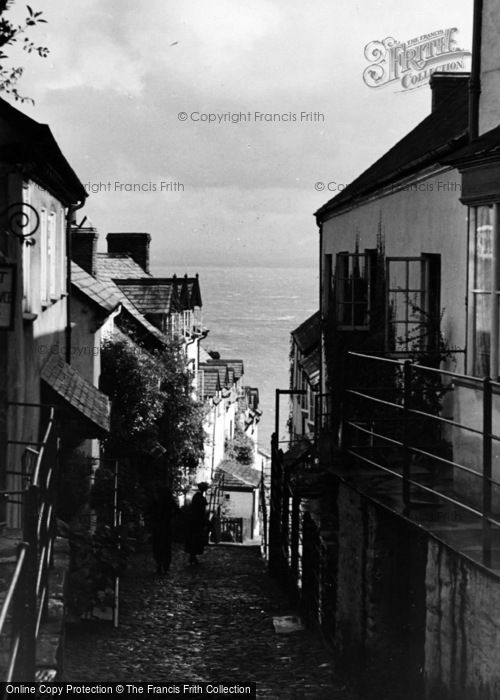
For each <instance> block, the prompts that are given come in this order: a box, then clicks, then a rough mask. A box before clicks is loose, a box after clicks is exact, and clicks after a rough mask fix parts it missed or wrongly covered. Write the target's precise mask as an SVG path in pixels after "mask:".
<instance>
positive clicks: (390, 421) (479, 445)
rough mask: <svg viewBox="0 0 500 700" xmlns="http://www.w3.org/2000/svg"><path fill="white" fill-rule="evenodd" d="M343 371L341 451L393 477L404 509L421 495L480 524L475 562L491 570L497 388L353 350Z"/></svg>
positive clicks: (498, 484) (499, 446)
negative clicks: (479, 556)
mask: <svg viewBox="0 0 500 700" xmlns="http://www.w3.org/2000/svg"><path fill="white" fill-rule="evenodd" d="M347 367H348V369H347V373H346V375H347V384H346V387H345V389H344V397H343V401H342V404H341V406H340V415H341V435H342V437H341V448H342V450H343V452H344V453H346V454H349V455H351V456H352V457H353V458H354V459H355V461H356V462H358V463H363V464H365V465H367V466H369V467H374V468H376V469H377V470H380V471H381V472H383V473H385V474H387V475H390V476H391V477H394V478H396V479H399V480H400V481H401V496H402V500H403V503H404V506H405V507H406V508H407V509H411V508H412V506H415V505H418V504H422V503H423V504H424V505H426V504H425V502H423V501H422V495H424V496H426V497H427V498H430V499H431V500H430V501H429V503H427V505H432V504H434V505H435V504H436V503H439V504H442V505H447V506H449V507H451V508H453V509H457V511H458V512H459V513H460V514H462V515H463V516H464V517H466V518H470V519H472V520H473V521H477V522H480V523H481V526H482V542H481V550H482V552H481V553H482V563H483V564H484V565H485V566H487V567H491V566H492V529H493V528H500V500H499V498H494V490H495V489H496V488H500V481H497V480H495V479H494V478H493V470H492V466H493V462H494V456H495V454H497V453H500V435H498V434H496V433H495V432H494V430H493V421H494V417H495V416H496V415H497V413H496V407H495V397H496V396H497V395H500V383H498V382H495V381H492V380H491V379H490V378H488V377H486V378H485V379H476V378H473V377H469V376H467V375H463V374H459V373H456V372H450V371H447V370H441V369H437V368H433V367H425V366H422V365H418V364H416V363H414V362H411V361H410V360H405V361H402V360H395V359H391V358H386V357H379V356H373V355H365V354H362V353H355V352H350V353H348V365H347ZM459 391H462V392H463V393H465V392H468V394H467V397H466V396H462V397H459V396H457V392H459ZM467 403H468V406H467ZM476 404H477V405H478V407H479V408H480V420H479V421H478V414H477V411H475V410H474V406H475V405H476ZM499 408H500V401H499ZM455 411H457V412H459V414H460V415H459V418H457V419H455V417H454V412H455ZM449 412H451V413H449ZM448 413H449V414H448ZM464 413H465V414H466V415H465V417H463V418H460V416H461V415H463V414H464ZM447 414H448V415H447ZM499 415H500V414H499ZM464 445H469V446H468V448H467V449H465V450H464ZM458 460H460V461H458ZM499 495H500V491H499Z"/></svg>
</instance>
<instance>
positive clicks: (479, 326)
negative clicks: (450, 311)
mask: <svg viewBox="0 0 500 700" xmlns="http://www.w3.org/2000/svg"><path fill="white" fill-rule="evenodd" d="M492 263H493V207H489V206H483V207H477V208H476V227H475V232H474V260H473V268H472V280H471V283H472V289H471V294H472V299H471V303H472V342H473V347H472V374H474V375H475V376H478V377H486V376H488V375H489V374H490V349H491V327H492V321H491V316H492V295H491V292H492ZM495 292H496V294H498V285H497V289H496V290H495ZM493 374H495V373H493Z"/></svg>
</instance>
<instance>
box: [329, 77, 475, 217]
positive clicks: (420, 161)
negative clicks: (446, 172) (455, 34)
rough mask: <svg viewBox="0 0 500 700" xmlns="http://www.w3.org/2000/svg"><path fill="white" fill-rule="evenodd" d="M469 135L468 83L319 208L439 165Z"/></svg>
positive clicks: (342, 203)
mask: <svg viewBox="0 0 500 700" xmlns="http://www.w3.org/2000/svg"><path fill="white" fill-rule="evenodd" d="M467 133H468V81H467V80H464V81H463V84H461V85H458V86H457V87H456V89H455V90H453V92H451V93H450V97H449V99H448V100H446V101H444V102H443V103H442V104H441V105H439V106H438V107H437V108H436V109H435V110H434V112H432V114H430V115H429V116H428V117H426V118H425V119H424V120H423V121H422V122H420V124H418V126H416V127H415V128H414V129H413V130H412V131H410V133H409V134H407V135H406V136H404V137H403V138H402V139H401V140H400V141H399V142H398V143H397V144H396V145H395V146H394V147H393V148H391V149H390V150H389V151H387V153H385V154H384V155H383V156H382V157H381V158H379V159H378V160H377V161H376V162H375V163H374V164H373V165H371V166H370V167H369V168H368V169H367V170H365V171H364V172H363V173H362V174H361V175H360V176H359V177H358V178H356V180H354V181H353V182H352V183H351V184H350V185H348V186H347V187H346V188H345V189H344V190H342V192H340V194H338V195H337V196H336V197H333V198H332V199H330V200H329V201H328V202H327V203H326V204H324V205H323V206H322V207H320V208H319V209H318V211H317V212H316V217H317V219H318V221H321V220H322V218H323V216H324V215H326V214H328V213H329V212H333V211H335V210H337V209H340V208H342V207H344V206H346V205H348V204H352V203H353V202H355V201H357V200H359V199H362V198H363V197H365V196H367V195H369V194H371V193H373V192H375V191H376V190H378V189H380V188H382V187H384V186H387V185H389V184H391V183H393V182H396V181H398V180H399V179H401V178H402V177H404V176H408V175H411V174H412V173H414V172H417V171H418V170H421V169H422V168H423V167H426V166H430V165H433V164H438V163H440V162H441V161H442V159H443V158H444V157H445V156H447V155H448V154H450V153H451V152H453V151H455V150H457V149H458V148H460V147H461V146H463V145H464V144H465V143H466V141H467Z"/></svg>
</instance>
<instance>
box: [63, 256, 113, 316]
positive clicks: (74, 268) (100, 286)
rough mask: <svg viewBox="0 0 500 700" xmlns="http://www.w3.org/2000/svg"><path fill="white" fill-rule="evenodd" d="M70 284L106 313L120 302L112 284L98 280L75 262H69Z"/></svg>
mask: <svg viewBox="0 0 500 700" xmlns="http://www.w3.org/2000/svg"><path fill="white" fill-rule="evenodd" d="M71 284H72V285H74V287H75V288H76V289H77V290H78V291H79V292H81V293H82V294H84V295H85V296H86V297H87V298H88V299H90V300H91V301H92V302H94V304H97V305H98V306H99V307H100V308H101V309H102V310H103V311H106V312H107V313H108V314H109V313H111V312H112V311H114V310H115V309H116V308H117V306H118V305H119V304H120V299H119V298H118V296H117V295H116V294H115V291H114V285H112V284H110V283H104V282H100V281H99V280H97V279H96V278H95V277H92V275H89V273H88V272H86V271H85V270H84V269H83V268H81V267H80V266H79V265H77V264H76V263H75V262H72V263H71Z"/></svg>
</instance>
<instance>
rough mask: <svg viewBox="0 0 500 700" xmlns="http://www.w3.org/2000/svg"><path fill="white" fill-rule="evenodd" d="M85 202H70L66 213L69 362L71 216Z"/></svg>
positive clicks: (68, 339)
mask: <svg viewBox="0 0 500 700" xmlns="http://www.w3.org/2000/svg"><path fill="white" fill-rule="evenodd" d="M84 204H85V200H84V199H83V200H82V201H81V202H78V203H77V204H70V205H69V207H68V212H67V214H66V332H65V336H66V357H65V359H66V362H67V363H68V365H69V364H71V224H72V222H73V216H74V214H75V212H76V211H78V209H81V208H82V207H83V205H84Z"/></svg>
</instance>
